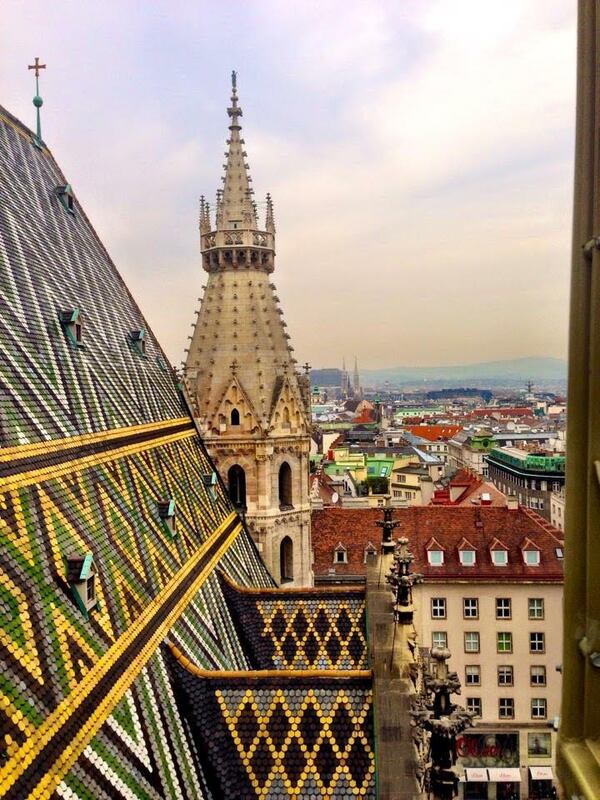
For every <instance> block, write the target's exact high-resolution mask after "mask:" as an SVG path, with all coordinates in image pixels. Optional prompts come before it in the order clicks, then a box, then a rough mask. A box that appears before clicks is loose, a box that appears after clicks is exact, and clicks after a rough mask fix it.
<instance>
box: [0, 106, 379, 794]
mask: <svg viewBox="0 0 600 800" xmlns="http://www.w3.org/2000/svg"><path fill="white" fill-rule="evenodd" d="M33 138H34V135H33V133H32V132H31V131H30V130H29V129H28V128H27V127H26V126H24V125H22V124H21V123H20V122H19V121H18V120H16V119H15V118H14V117H13V116H12V115H10V114H9V113H8V112H6V111H5V110H4V109H0V285H1V286H2V292H0V304H1V305H0V610H2V613H1V614H0V660H1V661H2V664H3V669H2V681H1V683H0V791H1V793H2V796H3V797H5V798H11V799H12V800H22V798H26V797H30V796H32V795H33V794H34V793H35V796H38V797H50V796H55V793H56V792H58V793H59V794H60V796H62V797H70V798H86V797H90V796H93V797H95V798H110V800H113V798H115V799H118V798H132V797H133V798H142V797H143V798H153V800H160V798H175V797H177V798H183V800H198V799H200V798H203V797H205V796H208V795H206V794H205V788H204V787H205V785H206V781H207V780H211V778H210V774H212V773H211V771H215V770H217V767H218V764H217V765H215V764H214V763H213V761H212V760H211V758H208V756H207V755H206V753H204V752H203V751H201V750H199V748H198V743H197V742H195V741H192V738H191V737H192V733H191V728H190V724H191V723H189V724H186V722H185V721H184V719H183V713H184V712H183V710H182V706H181V695H180V692H181V691H182V690H181V687H180V686H179V688H178V684H177V681H176V680H175V672H174V670H175V669H177V670H181V669H183V667H182V666H181V663H180V661H177V662H176V663H177V666H176V667H174V666H173V663H172V662H173V657H172V655H171V650H170V649H169V648H168V647H167V646H166V644H165V642H166V641H168V643H169V645H170V647H171V648H174V649H175V650H176V651H177V653H179V654H180V656H181V658H182V659H184V660H187V662H186V663H189V664H190V665H192V666H193V670H206V671H208V672H210V673H211V674H212V673H217V674H219V673H220V671H221V670H225V671H226V672H227V673H231V672H233V673H236V674H238V673H242V674H243V673H245V672H247V671H251V670H252V666H253V663H254V662H255V661H257V660H258V659H259V657H260V658H263V659H269V658H270V659H271V661H272V663H273V664H274V665H275V666H277V664H279V662H277V658H278V657H280V653H283V654H284V655H285V654H287V656H286V657H287V658H288V659H289V658H291V663H292V666H293V667H294V669H295V668H298V671H299V670H300V668H301V666H302V664H304V666H305V670H304V672H306V675H307V676H310V675H312V673H313V672H314V668H313V665H311V663H309V662H308V661H306V660H305V659H307V658H309V657H310V655H311V654H312V652H313V648H314V645H313V644H309V639H310V636H309V634H310V630H308V629H307V631H306V636H305V638H304V639H303V638H302V637H301V636H300V633H299V631H300V632H301V631H302V630H303V629H304V625H305V624H307V625H308V628H309V629H310V627H311V625H312V629H311V630H312V631H313V633H314V638H315V640H316V641H317V645H318V652H317V654H316V656H315V658H329V663H331V665H332V667H336V668H338V669H342V668H343V666H344V665H346V666H350V667H352V669H351V671H352V672H353V673H359V672H360V671H361V670H360V668H359V667H358V664H359V663H360V659H361V658H362V654H363V652H364V651H363V650H362V649H361V647H360V641H361V636H362V637H363V639H364V633H363V631H362V627H361V625H362V623H361V621H360V620H361V619H362V609H361V602H362V601H361V600H360V598H359V599H358V600H357V599H356V597H353V598H350V599H347V598H344V597H343V596H342V597H340V598H339V599H338V601H336V600H335V598H334V599H331V597H328V599H327V602H325V601H323V602H324V605H323V604H322V605H321V607H322V608H323V609H324V610H323V613H322V614H321V615H320V616H319V620H318V621H317V619H316V617H315V618H314V620H313V619H312V618H311V616H310V615H311V613H312V609H313V605H314V603H315V602H317V605H318V603H319V602H320V600H319V597H318V595H311V596H310V601H309V604H308V605H307V604H306V602H305V600H304V599H303V598H302V597H301V596H295V597H288V598H287V599H286V598H282V597H279V596H278V595H277V596H276V595H273V594H269V593H267V595H266V596H265V597H264V598H262V597H261V596H260V595H248V598H249V599H243V598H242V599H240V598H237V600H236V599H235V598H236V591H237V590H235V589H233V588H232V586H233V585H234V584H236V585H243V586H252V587H255V589H256V588H261V587H262V588H264V587H267V588H268V587H272V585H273V581H272V579H271V577H270V576H269V574H268V572H267V570H266V568H265V567H264V565H263V563H262V561H261V559H260V557H259V555H258V552H257V550H256V547H255V545H254V544H253V542H252V540H251V539H250V537H249V536H248V535H247V533H246V531H245V529H244V527H243V525H242V523H241V521H240V519H239V518H238V517H237V515H236V513H235V512H234V511H233V509H232V507H231V503H230V501H229V498H228V497H227V494H226V492H225V491H224V487H223V485H222V483H221V482H220V479H219V478H218V475H217V473H216V471H215V468H214V465H213V463H212V462H211V460H210V458H209V456H208V454H207V452H206V450H205V448H204V445H203V442H202V440H201V439H200V437H199V435H198V433H197V430H196V427H195V425H194V422H193V420H192V418H191V417H190V415H189V412H188V410H187V406H186V405H185V403H184V402H183V401H182V396H181V393H180V391H179V389H178V386H177V385H176V382H175V381H174V378H173V373H172V369H171V367H170V365H169V363H168V361H167V359H166V357H165V355H164V353H163V352H162V350H161V348H160V345H159V344H158V342H157V341H156V339H155V337H154V335H153V333H152V331H151V329H150V327H149V326H148V324H147V322H146V320H145V319H144V317H143V314H142V312H141V311H140V309H139V307H138V306H137V304H136V303H135V300H134V299H133V297H132V296H131V293H130V292H129V291H128V289H127V287H126V285H125V283H124V282H123V280H122V278H121V276H120V275H119V273H118V271H117V269H116V267H115V265H114V264H113V262H112V261H111V259H110V257H109V255H108V254H107V252H106V250H105V248H104V247H103V245H102V243H101V241H100V239H99V238H98V236H97V234H96V233H95V231H94V229H93V227H92V225H91V223H90V221H89V219H88V218H87V216H86V214H85V212H84V210H83V208H82V207H81V205H80V203H79V201H78V199H77V193H76V191H74V190H73V189H72V188H71V185H70V183H69V181H68V180H67V177H66V176H65V175H64V174H63V173H62V171H61V170H60V167H59V166H58V164H57V163H56V161H55V160H54V158H53V156H52V154H51V153H50V151H49V150H48V149H47V148H46V147H45V146H41V147H40V146H36V145H35V144H34V142H33ZM38 144H39V143H38ZM69 177H70V176H69ZM74 184H75V185H76V183H75V182H74ZM223 575H224V576H226V578H221V577H220V576H223ZM237 593H238V594H239V592H237ZM244 597H245V596H244ZM350 601H351V602H350ZM336 602H337V605H336ZM273 603H275V605H276V609H275V610H273V611H272V606H273ZM344 603H345V604H346V610H345V611H343V608H342V607H343V606H344ZM311 604H313V605H311ZM273 608H274V606H273ZM315 608H316V607H315ZM249 609H250V611H252V610H254V612H256V611H258V612H260V613H262V612H261V609H263V610H264V613H265V614H266V617H264V618H265V619H269V620H270V623H269V624H270V625H271V629H272V631H271V634H270V640H264V639H261V638H260V636H261V632H260V631H259V630H258V629H256V630H254V637H255V638H254V639H252V637H251V634H252V631H251V630H250V628H249V629H248V631H247V632H246V635H245V636H242V633H241V631H240V630H239V628H238V627H237V626H236V624H235V623H234V620H233V616H234V615H236V614H237V613H238V612H239V613H240V614H242V615H243V614H246V615H248V613H249V611H248V610H249ZM317 610H318V609H317ZM271 612H272V613H271ZM278 612H279V615H278ZM300 612H301V613H302V615H303V616H304V620H305V621H304V623H303V622H302V620H301V617H300V616H299V615H300ZM342 612H343V613H342ZM313 616H314V614H313ZM280 617H283V619H284V620H287V622H286V625H287V626H291V627H289V629H287V628H286V631H284V632H283V638H278V634H277V631H278V630H279V628H278V622H279V620H280ZM323 620H327V622H326V629H325V630H321V628H322V626H323ZM265 624H266V623H265ZM348 624H350V625H351V627H352V630H349V629H348ZM327 625H328V626H329V628H327ZM319 626H320V627H319ZM292 629H293V631H294V635H292V633H291V631H292ZM294 636H295V638H294ZM344 636H345V638H344ZM299 637H300V638H299ZM319 637H320V638H319ZM332 637H334V638H332ZM325 639H327V643H325ZM334 639H335V640H336V641H338V646H336V645H335V641H334ZM330 640H331V642H332V643H331V644H329V641H330ZM310 642H311V643H312V639H310ZM292 645H294V648H295V649H294V653H292V652H291V649H292ZM261 648H262V649H261ZM319 648H320V649H319ZM338 649H339V652H338ZM303 659H304V660H303ZM193 670H192V671H190V670H188V671H187V673H186V674H189V676H191V677H189V678H186V679H185V680H186V681H187V680H191V679H192V678H193V679H194V680H196V679H197V676H196V675H194V674H193ZM243 680H246V679H245V678H244V679H243ZM248 680H251V679H248ZM252 680H253V679H252ZM323 680H325V683H323ZM361 680H362V683H361ZM328 681H329V682H328ZM184 683H185V681H184ZM281 683H283V684H284V685H285V680H283V678H282V681H277V680H276V679H275V680H274V681H273V682H272V691H274V692H278V691H279V692H280V695H278V696H281V697H282V698H283V702H285V703H286V704H287V707H288V708H291V704H292V703H293V702H294V697H295V695H294V693H293V692H291V693H288V691H287V689H285V688H278V686H279V685H280V684H281ZM317 683H318V685H319V686H320V687H321V691H322V697H321V699H319V703H321V707H324V705H323V704H326V703H327V702H329V700H328V696H326V695H327V692H329V693H330V694H332V693H333V694H335V692H336V691H337V690H336V686H337V682H336V680H333V679H331V680H330V679H321V681H320V683H319V681H317ZM181 685H183V683H182V684H181ZM210 685H211V686H214V685H215V684H214V682H213V683H211V684H210ZM253 685H254V684H253ZM353 685H355V687H356V694H357V700H356V702H358V700H359V699H360V698H359V695H360V696H361V697H362V701H363V705H364V704H367V706H368V705H369V703H370V694H369V693H370V683H369V677H368V676H363V678H360V677H359V676H356V678H355V684H353ZM317 688H318V687H317ZM194 691H196V690H195V689H194V690H193V692H194ZM260 691H261V692H262V691H263V689H262V688H261V689H260ZM269 691H271V690H269ZM315 691H316V690H315ZM323 693H324V694H323ZM314 694H315V693H314V692H313V694H311V695H310V697H311V698H312V697H313V695H314ZM346 694H348V693H346ZM350 694H351V692H350ZM259 695H260V692H258V691H257V694H256V697H257V699H259V700H260V697H259ZM317 695H318V692H317ZM317 695H315V696H317ZM332 696H333V695H332ZM348 696H349V695H348ZM261 702H262V701H261ZM265 702H266V700H265ZM310 702H312V701H310ZM318 719H319V718H318V715H317V721H316V722H315V718H314V716H313V727H314V725H316V724H317V723H318ZM358 722H359V721H358V720H357V724H358ZM360 724H361V725H362V726H363V727H364V730H365V734H364V736H365V738H366V739H367V742H368V743H370V741H371V729H370V727H369V724H368V722H366V721H365V720H364V719H363V718H362V717H361V720H360ZM305 727H306V726H305ZM270 735H271V738H272V737H273V736H274V735H276V731H273V732H272V733H271V734H270ZM306 735H307V736H308V737H309V738H310V736H311V735H312V736H314V731H313V732H312V734H311V730H310V729H307V734H306ZM369 746H371V745H370V744H369ZM349 747H350V745H349ZM325 750H327V747H325V748H324V750H323V754H322V755H321V756H320V757H319V758H318V759H317V758H316V754H315V756H314V758H313V760H315V763H316V761H318V762H319V763H321V762H323V761H324V759H326V758H329V753H328V752H327V753H325ZM354 750H356V747H355V748H354ZM354 750H353V751H352V752H353V753H354ZM270 752H271V754H272V752H273V751H270ZM353 757H354V756H353ZM265 758H266V759H267V756H265ZM267 760H268V759H267ZM363 761H364V758H363ZM359 762H360V757H359V756H358V755H357V756H356V767H355V771H356V773H357V776H359V774H360V769H361V766H360V764H361V763H362V762H360V763H359ZM299 763H300V761H298V758H296V759H295V760H293V762H292V761H290V765H289V769H290V770H294V769H298V764H299ZM365 764H366V766H364V768H365V769H366V770H367V771H366V772H365V775H364V780H365V781H367V783H368V782H369V781H371V783H370V784H369V786H371V785H372V779H371V777H369V776H370V775H371V773H372V761H371V760H368V761H367V762H365ZM294 765H295V766H294ZM219 769H220V768H219ZM323 769H325V767H323ZM205 773H206V775H205ZM219 774H221V773H219ZM206 776H208V777H206ZM311 780H312V778H311ZM336 780H337V779H336ZM356 780H358V777H357V778H356ZM248 791H249V792H251V791H253V790H252V788H251V784H248ZM336 791H337V790H336ZM340 791H341V790H340ZM371 795H372V793H371ZM371 795H369V794H368V793H367V794H366V795H365V796H371ZM214 796H223V797H226V796H227V795H226V794H223V793H221V794H215V795H214ZM230 796H231V797H234V796H237V795H230ZM248 796H254V795H252V794H249V795H248ZM328 796H332V797H336V796H341V795H340V792H338V793H337V795H336V792H333V794H330V795H328Z"/></svg>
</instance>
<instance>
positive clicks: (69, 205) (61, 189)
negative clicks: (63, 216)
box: [54, 183, 75, 214]
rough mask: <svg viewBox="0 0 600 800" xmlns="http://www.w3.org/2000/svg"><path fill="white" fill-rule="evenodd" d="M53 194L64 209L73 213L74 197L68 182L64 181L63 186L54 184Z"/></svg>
mask: <svg viewBox="0 0 600 800" xmlns="http://www.w3.org/2000/svg"><path fill="white" fill-rule="evenodd" d="M54 194H55V195H56V196H57V197H58V199H59V200H60V203H61V205H62V207H63V208H64V209H65V211H68V212H69V214H75V204H74V200H75V198H74V196H73V189H72V188H71V184H70V183H65V184H64V185H63V186H56V187H55V188H54Z"/></svg>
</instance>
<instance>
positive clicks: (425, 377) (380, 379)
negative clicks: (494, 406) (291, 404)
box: [361, 357, 567, 386]
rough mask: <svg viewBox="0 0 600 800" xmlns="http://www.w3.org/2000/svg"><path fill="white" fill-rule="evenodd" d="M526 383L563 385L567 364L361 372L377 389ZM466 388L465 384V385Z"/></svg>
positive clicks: (520, 361) (544, 360) (518, 362)
mask: <svg viewBox="0 0 600 800" xmlns="http://www.w3.org/2000/svg"><path fill="white" fill-rule="evenodd" d="M528 380H531V381H533V383H534V384H535V383H536V382H538V383H540V384H543V385H547V384H564V383H566V380H567V362H566V361H565V360H564V359H561V358H551V357H539V358H536V357H529V358H516V359H507V360H502V361H483V362H480V363H477V364H456V365H451V366H442V367H388V368H385V369H365V370H361V381H362V382H363V383H364V384H365V386H374V385H379V386H381V385H382V384H383V383H385V382H386V381H389V383H390V384H391V385H392V386H406V385H408V384H411V385H413V384H423V383H426V384H427V385H439V384H440V383H444V384H445V385H451V384H455V383H456V382H461V383H464V382H465V381H468V382H469V383H468V385H469V386H471V385H474V384H473V382H474V381H475V382H478V383H479V384H481V383H482V382H485V383H486V384H490V385H508V386H513V385H515V384H525V383H526V382H527V381H528ZM465 385H466V384H465Z"/></svg>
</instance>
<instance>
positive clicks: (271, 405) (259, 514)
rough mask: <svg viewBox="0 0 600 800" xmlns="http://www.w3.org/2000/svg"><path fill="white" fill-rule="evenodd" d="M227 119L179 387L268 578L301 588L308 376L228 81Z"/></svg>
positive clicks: (305, 568) (203, 210)
mask: <svg viewBox="0 0 600 800" xmlns="http://www.w3.org/2000/svg"><path fill="white" fill-rule="evenodd" d="M227 113H228V114H229V119H230V124H229V132H230V133H229V138H228V140H227V144H228V150H227V152H226V154H225V155H226V163H225V175H224V177H223V188H222V189H220V190H218V191H217V202H216V208H215V215H214V217H213V218H212V219H211V214H210V209H209V207H208V203H207V202H206V201H205V200H204V198H201V200H200V243H201V244H200V250H201V253H202V266H203V268H204V269H205V270H206V272H207V273H208V280H207V282H206V286H205V287H203V288H204V295H203V297H202V301H201V304H200V308H199V310H198V316H197V319H196V321H195V322H194V323H192V327H193V329H194V330H193V333H192V335H191V336H190V339H191V342H190V345H189V349H188V351H187V359H186V362H185V379H186V388H187V391H188V392H189V393H190V395H191V397H190V399H191V401H192V406H193V408H194V409H195V412H194V416H195V418H196V421H197V423H198V426H199V428H200V429H201V430H202V433H203V436H204V440H205V442H206V445H207V447H208V449H209V451H210V453H211V455H212V456H213V458H214V459H215V462H216V463H217V466H218V468H219V470H220V472H221V477H222V478H223V480H224V481H225V483H226V484H229V486H230V491H231V497H232V499H234V502H235V503H236V504H237V505H238V506H239V507H240V509H242V508H243V509H244V513H245V517H246V521H247V523H248V526H249V528H250V531H251V532H252V534H253V536H254V537H255V539H256V541H257V543H258V544H259V545H260V546H261V547H262V548H263V549H262V554H263V557H264V558H265V561H266V562H267V564H268V566H269V568H270V569H271V571H272V573H273V576H274V577H275V578H276V579H277V580H279V581H284V580H289V581H293V582H295V583H297V584H298V585H301V584H306V583H309V582H310V580H311V568H310V501H309V496H308V455H309V451H310V438H309V431H310V376H309V375H308V369H307V371H306V374H305V375H301V374H300V373H299V371H298V370H297V367H296V359H295V358H294V357H293V347H292V346H291V343H290V335H289V334H288V332H287V330H286V323H285V321H284V319H283V311H282V310H281V307H280V305H279V298H278V297H277V295H276V294H275V285H274V284H273V283H271V278H270V273H271V272H273V270H274V268H275V221H274V216H273V203H272V200H271V196H270V195H267V202H266V217H265V219H264V222H265V225H264V229H263V230H261V229H260V228H259V223H258V218H257V214H256V205H255V203H254V201H253V199H252V190H251V188H250V175H249V170H248V165H247V163H246V158H245V157H246V153H245V151H244V150H243V149H242V148H243V145H244V140H243V139H242V138H241V136H240V131H241V126H240V118H241V116H242V110H241V108H240V107H239V105H238V96H237V81H236V75H235V72H234V73H233V75H232V90H231V105H230V106H229V108H228V110H227ZM282 470H283V471H282ZM240 476H243V479H242V477H240ZM232 482H234V483H232ZM242 495H243V496H244V501H243V502H242V500H241V497H242ZM282 548H284V550H282ZM290 548H291V549H292V550H293V553H292V550H290Z"/></svg>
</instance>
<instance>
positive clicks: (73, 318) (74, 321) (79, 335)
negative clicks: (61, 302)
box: [58, 308, 83, 347]
mask: <svg viewBox="0 0 600 800" xmlns="http://www.w3.org/2000/svg"><path fill="white" fill-rule="evenodd" d="M58 319H59V322H60V324H61V327H62V329H63V331H64V332H65V335H66V337H67V339H68V340H69V342H70V343H71V344H72V345H74V346H75V347H81V346H82V343H83V320H82V317H81V312H80V310H79V309H78V308H72V309H70V310H68V311H59V313H58Z"/></svg>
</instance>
